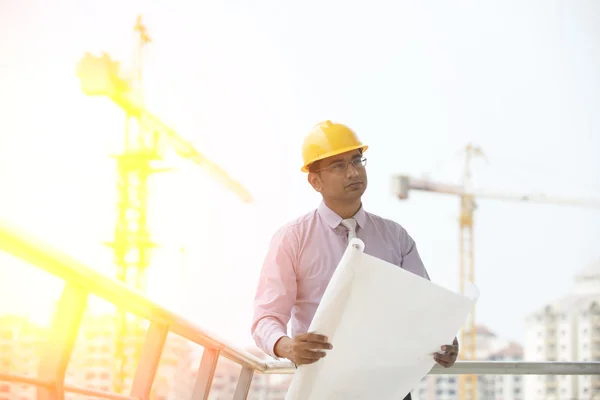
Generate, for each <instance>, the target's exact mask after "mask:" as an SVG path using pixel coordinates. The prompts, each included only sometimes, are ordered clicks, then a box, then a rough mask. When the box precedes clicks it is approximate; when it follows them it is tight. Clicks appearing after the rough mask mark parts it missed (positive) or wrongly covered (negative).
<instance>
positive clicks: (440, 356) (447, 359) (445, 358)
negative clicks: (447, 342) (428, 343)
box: [435, 353, 452, 362]
mask: <svg viewBox="0 0 600 400" xmlns="http://www.w3.org/2000/svg"><path fill="white" fill-rule="evenodd" d="M435 359H436V361H443V362H452V356H450V355H448V354H440V353H435Z"/></svg>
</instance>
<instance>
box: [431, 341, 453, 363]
mask: <svg viewBox="0 0 600 400" xmlns="http://www.w3.org/2000/svg"><path fill="white" fill-rule="evenodd" d="M442 351H443V353H435V354H434V355H433V359H434V360H435V361H436V362H437V363H438V364H440V365H441V366H442V367H445V368H450V367H451V366H452V365H454V362H455V361H456V358H457V357H458V340H457V339H456V338H454V341H453V342H452V344H446V345H443V346H442Z"/></svg>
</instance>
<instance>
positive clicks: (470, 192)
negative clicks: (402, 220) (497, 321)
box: [392, 144, 600, 400]
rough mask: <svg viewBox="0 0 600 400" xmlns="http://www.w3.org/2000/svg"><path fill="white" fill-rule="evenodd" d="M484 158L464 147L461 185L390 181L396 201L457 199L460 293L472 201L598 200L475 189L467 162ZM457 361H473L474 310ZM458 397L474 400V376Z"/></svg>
mask: <svg viewBox="0 0 600 400" xmlns="http://www.w3.org/2000/svg"><path fill="white" fill-rule="evenodd" d="M477 156H479V157H484V155H483V153H482V151H481V149H480V148H479V147H474V146H472V145H471V144H469V145H467V146H466V148H465V167H464V174H463V182H462V185H456V184H447V183H440V182H432V181H430V180H428V179H415V178H412V177H410V176H407V175H395V176H394V177H393V180H392V185H393V188H392V190H393V192H394V194H395V195H396V197H398V199H400V200H406V199H408V197H409V192H410V191H411V190H419V191H424V192H432V193H439V194H450V195H455V196H458V197H459V198H460V214H459V215H460V217H459V257H460V260H459V289H460V293H461V294H464V293H465V290H466V285H467V284H468V283H469V282H471V283H472V284H475V260H474V234H473V218H474V213H475V209H476V202H475V199H476V198H487V199H493V200H501V201H514V202H532V203H541V204H555V205H570V206H578V207H585V208H595V209H600V199H578V198H566V197H549V196H545V195H524V194H510V193H501V192H489V191H484V190H475V189H474V188H473V185H472V179H471V161H472V160H473V158H474V157H477ZM460 337H461V341H460V347H461V350H460V354H459V357H460V359H461V360H469V361H473V360H476V359H477V343H476V338H477V332H476V328H475V309H473V310H471V313H470V314H469V317H468V319H467V321H466V324H465V325H464V326H463V328H462V329H461V332H460ZM459 396H460V399H461V400H467V399H468V400H476V399H477V376H476V375H464V374H463V375H461V376H460V378H459Z"/></svg>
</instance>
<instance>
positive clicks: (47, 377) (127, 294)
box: [0, 221, 600, 400]
mask: <svg viewBox="0 0 600 400" xmlns="http://www.w3.org/2000/svg"><path fill="white" fill-rule="evenodd" d="M0 222H1V221H0ZM0 250H3V251H6V252H8V253H11V254H13V255H14V256H16V257H18V258H21V259H23V260H26V261H28V262H29V263H31V264H32V265H34V266H36V267H38V268H41V269H43V270H45V271H47V272H49V273H51V274H53V275H55V276H57V277H60V278H62V279H63V280H64V281H65V282H66V285H65V289H64V292H63V297H62V298H61V301H60V302H59V307H58V311H57V315H56V316H55V320H54V323H53V326H52V332H51V339H52V340H55V341H56V343H57V346H56V348H53V349H52V350H53V352H52V353H50V354H47V355H46V356H45V357H42V362H41V367H40V376H38V378H37V379H34V378H26V377H15V376H8V375H0V381H2V380H8V381H10V380H12V381H18V382H23V383H30V384H34V385H36V386H38V387H40V388H42V389H43V388H45V389H44V390H45V391H42V392H40V393H41V396H40V397H39V398H42V399H49V400H53V399H59V398H60V397H58V395H56V393H58V392H59V391H61V390H62V391H70V392H77V393H84V392H85V393H93V395H94V396H96V397H103V398H112V399H137V398H140V399H145V398H147V397H148V394H149V391H150V386H151V384H152V381H153V378H154V374H155V373H156V368H157V365H158V360H159V358H160V354H161V351H162V346H163V345H164V339H165V338H166V334H167V333H168V332H169V331H170V332H173V333H175V334H178V335H180V336H182V337H184V338H186V339H188V340H190V341H191V342H193V343H196V344H199V345H201V346H203V347H204V348H205V351H204V354H203V356H202V361H201V363H200V370H199V372H198V377H197V381H196V386H195V389H194V398H206V397H207V396H208V391H209V390H210V386H211V383H212V375H213V374H214V370H215V368H216V360H217V359H218V357H219V356H221V355H222V356H223V357H225V358H227V359H229V360H231V361H233V362H235V363H237V364H239V365H241V366H242V372H241V375H240V381H239V382H238V389H237V390H236V394H235V396H234V398H235V399H246V396H247V393H248V388H249V386H250V383H251V380H252V379H251V378H252V374H253V373H254V372H260V373H265V374H291V373H294V371H295V367H294V366H293V364H292V363H290V362H288V361H280V360H261V359H260V358H258V357H256V356H255V355H253V354H251V353H249V352H248V351H245V350H243V349H241V348H238V347H236V346H234V345H232V344H230V343H228V342H227V341H226V340H224V339H222V338H220V337H219V336H217V335H215V334H214V333H212V332H209V331H207V330H205V329H202V328H201V327H199V326H197V325H195V324H194V323H192V322H190V321H188V320H187V319H185V318H183V317H181V316H179V315H177V314H176V313H174V312H171V311H169V310H167V309H166V308H164V307H161V306H160V305H158V304H156V303H154V302H152V301H151V300H149V299H148V298H146V297H145V296H144V295H142V294H141V293H139V292H137V291H135V290H134V289H131V288H129V287H127V286H126V285H124V284H123V283H121V282H119V281H117V280H116V279H112V278H109V277H107V276H105V275H103V274H100V273H98V272H96V271H95V270H93V269H91V268H89V267H87V266H86V265H84V264H83V263H81V262H79V261H77V260H76V259H74V258H72V257H70V256H68V255H67V254H65V253H62V252H60V251H57V250H56V249H53V248H51V247H50V246H48V245H46V244H44V243H42V242H41V241H40V240H39V239H36V238H33V237H32V236H30V235H27V234H25V233H23V232H21V231H19V230H17V229H15V228H14V227H10V226H9V225H8V224H6V223H0ZM89 294H94V295H96V296H98V297H100V298H103V299H105V300H107V301H109V302H110V303H113V304H114V305H116V306H118V307H120V308H122V309H124V310H125V311H128V312H131V313H133V314H136V315H138V316H140V317H143V318H145V319H147V320H149V321H150V322H151V325H150V329H149V331H148V334H147V337H146V342H145V344H144V348H143V349H142V354H141V357H142V358H144V361H145V362H144V363H141V362H140V365H142V364H143V368H141V367H140V368H138V371H137V373H136V377H135V379H134V384H133V386H134V388H133V390H132V393H131V396H122V395H115V394H114V393H108V392H99V391H90V390H89V389H83V388H76V387H72V386H69V385H64V382H63V381H64V371H65V370H66V365H67V363H68V360H69V359H70V355H71V352H72V347H73V345H74V340H75V339H74V337H76V333H77V330H78V328H79V321H80V320H81V316H82V314H83V309H84V307H83V306H82V305H81V302H83V303H84V304H85V303H86V301H87V297H88V295H89ZM63 325H69V327H70V329H72V330H73V331H65V328H64V327H63ZM52 335H54V336H52ZM157 343H159V344H158V345H157ZM157 346H158V348H157ZM207 350H208V351H207ZM430 374H448V375H454V374H478V375H482V374H486V375H504V374H506V375H527V374H534V375H583V374H589V375H600V362H499V361H486V362H480V361H458V362H456V363H455V364H454V366H453V367H451V368H443V367H441V366H439V365H435V366H434V367H433V369H432V370H431V372H430ZM42 375H43V376H42ZM57 377H58V378H57ZM53 379H54V380H53ZM49 388H50V389H49Z"/></svg>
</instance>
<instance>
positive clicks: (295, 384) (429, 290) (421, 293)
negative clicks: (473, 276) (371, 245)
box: [286, 238, 479, 400]
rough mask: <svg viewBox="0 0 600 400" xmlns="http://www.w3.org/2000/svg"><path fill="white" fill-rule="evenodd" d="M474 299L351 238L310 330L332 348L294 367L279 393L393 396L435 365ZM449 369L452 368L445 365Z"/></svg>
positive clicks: (293, 399) (316, 399)
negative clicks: (367, 251)
mask: <svg viewBox="0 0 600 400" xmlns="http://www.w3.org/2000/svg"><path fill="white" fill-rule="evenodd" d="M478 298H479V292H478V290H477V289H476V288H475V287H474V286H472V288H471V293H469V294H468V295H466V296H465V295H461V294H457V293H454V292H452V291H450V290H448V289H446V288H443V287H441V286H439V285H437V284H435V283H433V282H431V281H429V280H427V279H425V278H422V277H420V276H418V275H416V274H413V273H411V272H408V271H406V270H404V269H402V268H400V267H398V266H396V265H393V264H391V263H388V262H386V261H383V260H381V259H378V258H376V257H373V256H371V255H368V254H365V253H364V243H363V242H362V241H361V240H360V239H356V238H355V239H352V241H351V242H350V244H349V245H348V248H347V249H346V251H345V252H344V255H343V256H342V259H341V260H340V262H339V264H338V267H337V269H336V270H335V272H334V274H333V276H332V278H331V281H330V282H329V285H328V286H327V289H326V290H325V293H324V294H323V298H322V300H321V303H320V304H319V307H318V308H317V311H316V313H315V316H314V318H313V320H312V323H311V325H310V328H309V332H317V333H321V334H324V335H326V336H327V337H328V338H329V341H330V343H331V344H332V345H333V349H332V350H329V351H328V352H327V356H326V357H324V358H322V359H320V360H319V361H317V362H315V363H313V364H308V365H301V366H299V367H298V369H297V371H296V373H295V375H294V377H293V379H292V382H291V385H290V388H289V390H288V392H287V395H286V400H337V399H339V400H342V399H343V400H348V399H365V400H367V399H369V400H371V399H378V400H388V399H390V400H392V399H393V400H397V399H402V398H404V396H406V395H407V394H408V393H409V392H410V391H411V390H412V389H413V388H415V387H416V386H417V385H418V384H419V382H420V381H421V379H422V378H423V377H424V376H425V375H427V374H428V373H429V371H430V370H431V368H432V367H433V366H434V365H435V360H434V359H433V353H435V352H441V349H440V347H441V346H442V345H444V344H451V343H452V340H453V339H454V337H455V336H456V335H457V332H458V331H459V330H460V327H461V326H462V324H463V323H464V322H465V320H466V319H467V317H468V316H469V313H470V312H471V310H472V309H473V307H474V305H475V303H476V302H477V299H478ZM448 372H451V369H449V371H448Z"/></svg>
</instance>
